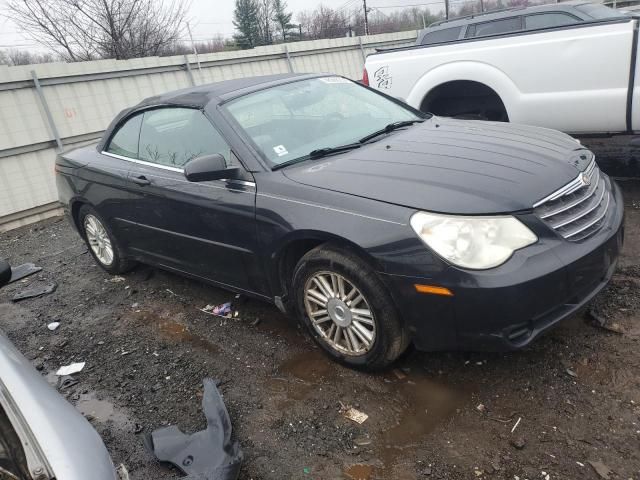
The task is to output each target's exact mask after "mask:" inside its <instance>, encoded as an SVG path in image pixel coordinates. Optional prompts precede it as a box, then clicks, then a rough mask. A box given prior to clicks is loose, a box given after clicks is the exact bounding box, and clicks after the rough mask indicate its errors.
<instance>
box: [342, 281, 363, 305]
mask: <svg viewBox="0 0 640 480" xmlns="http://www.w3.org/2000/svg"><path fill="white" fill-rule="evenodd" d="M358 293H359V292H358V289H357V288H356V287H354V286H353V285H351V291H350V292H349V294H348V295H345V297H344V298H343V299H342V301H343V302H344V303H346V304H347V305H349V302H350V301H351V300H352V299H353V297H355V296H356V295H357V294H358Z"/></svg>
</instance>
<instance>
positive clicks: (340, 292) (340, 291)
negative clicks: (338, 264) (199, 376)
mask: <svg viewBox="0 0 640 480" xmlns="http://www.w3.org/2000/svg"><path fill="white" fill-rule="evenodd" d="M336 277H337V281H338V298H340V299H341V300H343V301H344V297H345V296H346V294H345V293H344V278H342V277H341V276H339V275H338V276H336Z"/></svg>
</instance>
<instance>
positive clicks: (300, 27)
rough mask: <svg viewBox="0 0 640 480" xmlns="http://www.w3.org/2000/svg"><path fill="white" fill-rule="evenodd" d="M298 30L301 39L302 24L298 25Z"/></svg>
mask: <svg viewBox="0 0 640 480" xmlns="http://www.w3.org/2000/svg"><path fill="white" fill-rule="evenodd" d="M298 30H300V40H302V24H300V25H298Z"/></svg>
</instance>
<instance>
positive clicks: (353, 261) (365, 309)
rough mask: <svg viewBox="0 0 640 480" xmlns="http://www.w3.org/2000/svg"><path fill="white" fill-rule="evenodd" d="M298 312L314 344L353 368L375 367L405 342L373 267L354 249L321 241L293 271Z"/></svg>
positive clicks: (386, 362) (390, 358) (395, 355)
mask: <svg viewBox="0 0 640 480" xmlns="http://www.w3.org/2000/svg"><path fill="white" fill-rule="evenodd" d="M293 294H294V296H295V302H296V307H297V310H298V314H299V315H300V318H301V319H302V322H303V323H304V324H305V326H306V327H307V329H308V330H309V333H310V334H311V336H312V337H313V339H314V340H315V341H316V343H317V344H318V345H319V346H320V347H321V348H322V349H323V350H324V351H325V352H327V353H328V354H329V355H330V356H331V357H333V358H334V359H336V360H338V361H339V362H341V363H343V364H345V365H347V366H349V367H355V368H361V369H368V370H378V369H381V368H384V367H387V366H388V365H390V364H391V363H393V362H394V361H395V360H396V359H397V358H398V357H399V356H400V355H401V354H402V353H403V352H404V351H405V350H406V348H407V346H408V345H409V335H408V332H407V330H406V328H405V327H404V325H403V324H402V321H401V320H400V316H399V314H398V312H397V309H396V307H395V305H394V303H393V300H392V298H391V295H390V294H389V292H388V290H387V288H386V287H385V285H384V284H383V283H382V281H381V280H380V278H379V277H378V275H377V274H376V272H375V270H374V269H373V268H371V266H369V265H368V264H367V263H366V262H365V261H363V260H362V259H360V258H359V257H358V256H356V255H354V254H353V253H351V252H349V251H347V250H344V249H341V248H338V247H333V246H320V247H317V248H315V249H313V250H311V251H310V252H308V253H307V254H306V255H305V256H304V257H302V259H301V260H300V261H299V262H298V265H297V266H296V268H295V271H294V274H293Z"/></svg>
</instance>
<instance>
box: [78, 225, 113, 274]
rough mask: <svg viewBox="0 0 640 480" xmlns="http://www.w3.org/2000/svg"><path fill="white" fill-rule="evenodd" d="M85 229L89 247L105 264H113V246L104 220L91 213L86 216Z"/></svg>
mask: <svg viewBox="0 0 640 480" xmlns="http://www.w3.org/2000/svg"><path fill="white" fill-rule="evenodd" d="M84 231H85V233H86V235H87V242H89V247H90V248H91V250H92V251H93V253H94V254H95V256H96V258H97V259H98V260H99V261H100V263H102V264H103V265H105V266H109V265H111V264H112V263H113V246H112V245H111V240H110V239H109V234H108V233H107V230H106V229H105V228H104V225H102V222H100V220H98V219H97V218H96V217H95V216H93V215H91V214H89V215H87V216H86V217H84Z"/></svg>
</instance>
